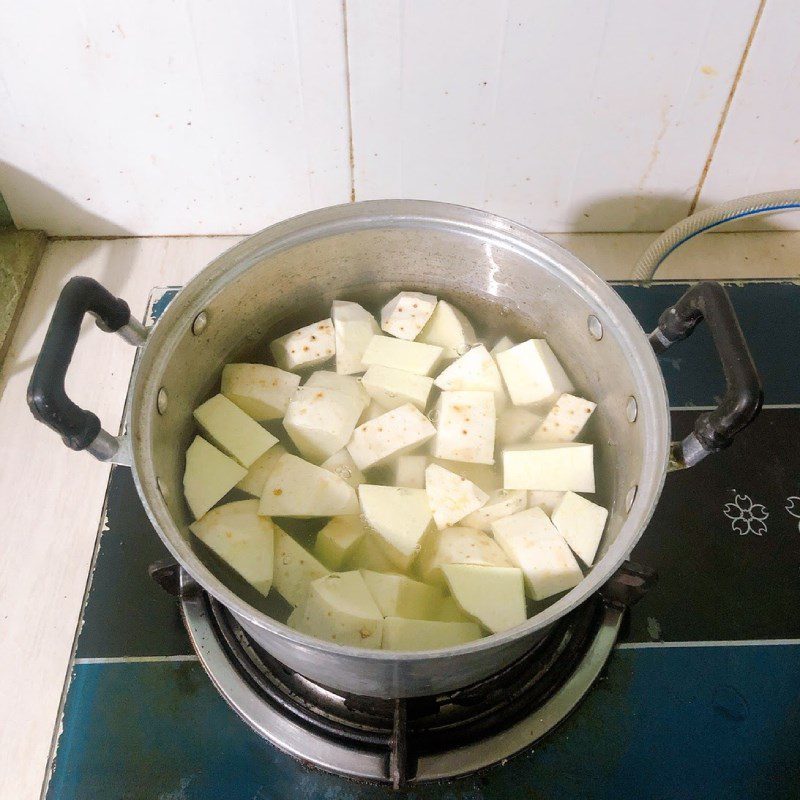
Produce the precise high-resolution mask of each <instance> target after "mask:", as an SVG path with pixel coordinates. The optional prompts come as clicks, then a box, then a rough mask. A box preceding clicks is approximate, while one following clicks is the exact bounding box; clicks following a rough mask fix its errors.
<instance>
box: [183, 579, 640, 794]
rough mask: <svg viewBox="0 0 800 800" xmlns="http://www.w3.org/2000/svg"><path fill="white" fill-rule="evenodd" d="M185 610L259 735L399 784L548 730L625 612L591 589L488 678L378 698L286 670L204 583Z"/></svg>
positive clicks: (199, 646) (492, 759)
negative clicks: (422, 693)
mask: <svg viewBox="0 0 800 800" xmlns="http://www.w3.org/2000/svg"><path fill="white" fill-rule="evenodd" d="M181 608H182V614H183V619H184V622H185V625H186V629H187V631H188V632H189V636H190V638H191V640H192V644H193V646H194V648H195V650H196V652H197V655H198V657H199V658H200V661H201V663H202V664H203V667H204V668H205V670H206V672H207V673H208V675H209V676H210V678H211V680H212V682H213V683H214V685H215V686H216V687H217V689H218V690H219V692H220V693H221V694H222V696H223V697H224V698H225V700H226V701H227V702H228V704H229V705H230V706H231V707H232V708H233V709H234V711H236V713H237V714H238V715H239V716H240V717H241V718H242V719H243V720H244V721H245V722H247V724H248V725H250V727H252V728H253V729H254V730H255V731H256V732H257V733H258V734H259V735H260V736H262V737H264V738H265V739H267V740H268V741H269V742H271V743H272V744H273V745H275V746H276V747H278V748H279V749H281V750H283V751H284V752H286V753H288V754H290V755H292V756H293V757H295V758H297V759H299V760H300V761H302V762H304V763H306V764H308V765H309V766H312V767H316V768H319V769H322V770H325V771H328V772H332V773H336V774H339V775H344V776H347V777H350V778H355V779H361V780H368V781H373V782H379V783H389V784H392V785H393V786H394V787H395V788H399V787H401V786H403V785H406V784H413V783H421V782H424V781H431V780H439V779H446V778H454V777H457V776H462V775H466V774H469V773H472V772H475V771H478V770H481V769H484V768H486V767H489V766H491V765H493V764H496V763H498V762H500V761H503V760H504V759H507V758H510V757H511V756H513V755H515V754H516V753H519V752H520V751H522V750H524V749H525V748H527V747H529V746H530V745H532V744H533V743H534V742H536V741H537V740H538V739H540V738H541V737H543V736H544V735H545V734H546V733H548V732H549V731H550V730H552V729H553V728H554V727H555V726H557V725H558V724H559V723H560V722H561V721H562V720H563V719H564V718H565V717H566V716H567V715H568V714H569V713H570V712H571V711H572V710H573V709H574V708H575V707H576V706H577V705H578V703H579V702H580V701H581V699H582V698H583V697H584V695H585V694H586V693H587V691H588V690H589V688H590V687H591V685H592V683H593V682H594V681H595V679H596V678H597V677H598V675H599V674H600V671H601V669H602V667H603V665H604V664H605V662H606V660H607V659H608V657H609V655H610V653H611V650H612V648H613V646H614V642H615V641H616V638H617V634H618V632H619V628H620V624H621V621H622V616H623V613H624V606H623V605H621V604H618V603H612V602H608V600H607V599H603V598H601V597H600V595H596V596H594V597H593V598H591V599H590V600H589V601H587V602H586V603H584V604H583V605H582V606H580V607H579V608H577V609H576V610H575V611H573V612H572V613H571V614H569V615H568V616H566V617H565V618H563V619H562V620H560V621H559V623H558V624H557V625H555V626H554V627H553V630H552V631H551V632H550V633H549V634H548V635H547V636H546V637H545V638H544V639H542V640H539V641H538V642H537V643H536V644H535V645H534V646H533V647H532V649H531V650H530V651H529V652H528V653H526V654H525V655H524V656H522V658H520V659H518V660H517V661H516V662H514V663H513V664H511V665H510V666H508V667H505V668H504V669H502V670H501V671H500V672H498V673H496V674H495V675H493V676H491V677H489V678H487V679H485V680H482V681H479V682H478V683H476V684H472V685H471V686H467V687H464V688H462V689H457V690H454V691H451V692H446V693H444V694H441V695H436V696H430V697H420V698H412V699H407V700H399V699H398V700H379V699H375V698H367V697H361V696H357V695H348V694H344V693H341V692H335V691H333V690H330V689H328V688H326V687H324V686H320V685H319V684H316V683H314V682H312V681H310V680H308V679H307V678H304V677H303V676H301V675H298V674H297V673H296V672H293V671H292V670H290V669H288V668H287V667H285V666H284V665H283V664H281V663H280V662H278V661H276V660H275V659H274V658H272V657H271V656H269V655H268V654H267V653H266V652H265V651H264V650H263V649H261V648H260V647H258V645H256V644H254V643H253V641H252V640H251V639H250V638H249V637H248V636H247V634H246V633H245V631H244V630H243V629H242V628H241V627H240V626H239V625H238V623H237V622H236V620H235V619H234V618H233V617H232V616H231V614H230V612H229V611H227V609H225V607H224V606H222V605H221V604H220V603H218V602H217V601H216V600H214V599H213V598H211V597H210V596H209V595H208V594H206V593H205V592H204V591H202V590H200V588H199V587H197V588H196V590H195V591H188V592H184V593H183V595H182V597H181Z"/></svg>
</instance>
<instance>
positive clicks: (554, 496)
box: [528, 489, 565, 517]
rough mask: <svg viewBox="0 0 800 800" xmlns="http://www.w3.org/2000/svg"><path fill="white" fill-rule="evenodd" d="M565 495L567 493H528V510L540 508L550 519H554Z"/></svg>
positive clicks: (535, 490) (534, 491)
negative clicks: (554, 513) (555, 512)
mask: <svg viewBox="0 0 800 800" xmlns="http://www.w3.org/2000/svg"><path fill="white" fill-rule="evenodd" d="M564 494H565V492H542V491H540V490H538V489H534V490H533V491H530V492H528V508H536V506H539V508H541V509H542V511H544V513H545V514H547V516H548V517H552V516H553V512H554V511H555V510H556V506H557V505H558V504H559V503H560V502H561V498H562V497H563V496H564Z"/></svg>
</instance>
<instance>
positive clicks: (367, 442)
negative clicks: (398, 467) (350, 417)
mask: <svg viewBox="0 0 800 800" xmlns="http://www.w3.org/2000/svg"><path fill="white" fill-rule="evenodd" d="M435 434H436V428H434V427H433V425H432V424H431V421H430V420H429V419H428V418H427V417H426V416H425V415H424V414H423V413H422V412H421V411H420V410H419V409H417V408H414V406H412V405H411V403H407V404H406V405H404V406H400V408H395V409H393V410H392V411H387V412H386V413H385V414H382V415H381V416H379V417H376V418H375V419H373V420H371V421H369V422H365V423H364V424H363V425H359V426H358V427H357V428H356V429H355V430H354V431H353V436H352V438H351V439H350V442H349V444H348V445H347V449H348V451H349V452H350V455H351V456H352V457H353V461H355V462H356V465H357V466H358V468H359V469H368V468H369V467H374V466H376V465H377V464H380V463H381V462H383V461H386V460H387V459H389V458H391V457H392V456H397V455H403V454H404V453H407V452H408V451H409V450H413V449H414V448H415V447H417V446H418V445H421V444H423V443H424V442H427V441H428V440H429V439H431V438H433V436H434V435H435Z"/></svg>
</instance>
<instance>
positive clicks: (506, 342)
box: [489, 336, 514, 356]
mask: <svg viewBox="0 0 800 800" xmlns="http://www.w3.org/2000/svg"><path fill="white" fill-rule="evenodd" d="M513 346H514V342H513V341H512V340H511V339H509V338H508V336H503V338H502V339H500V341H499V342H498V343H497V344H496V345H495V346H494V347H493V348H492V349H491V350H490V351H489V352H490V353H491V354H492V355H493V356H496V355H497V354H498V353H504V352H505V351H506V350H510V349H511V348H512V347H513Z"/></svg>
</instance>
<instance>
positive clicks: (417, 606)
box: [361, 569, 442, 619]
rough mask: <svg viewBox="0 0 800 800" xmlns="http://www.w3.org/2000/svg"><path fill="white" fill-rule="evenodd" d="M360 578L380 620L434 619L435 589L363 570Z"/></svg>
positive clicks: (437, 596)
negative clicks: (381, 616)
mask: <svg viewBox="0 0 800 800" xmlns="http://www.w3.org/2000/svg"><path fill="white" fill-rule="evenodd" d="M361 575H362V576H363V578H364V582H365V583H366V584H367V588H368V589H369V591H370V594H371V595H372V597H373V598H374V600H375V602H376V603H377V605H378V608H379V609H380V610H381V614H383V616H384V617H406V618H408V619H436V612H437V611H438V610H439V606H440V605H441V602H442V592H441V590H440V589H437V588H436V587H435V586H428V584H427V583H422V582H421V581H415V580H413V579H412V578H407V577H406V576H405V575H386V574H385V573H382V572H372V571H371V570H366V569H365V570H361Z"/></svg>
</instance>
